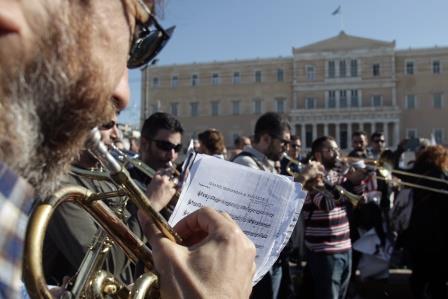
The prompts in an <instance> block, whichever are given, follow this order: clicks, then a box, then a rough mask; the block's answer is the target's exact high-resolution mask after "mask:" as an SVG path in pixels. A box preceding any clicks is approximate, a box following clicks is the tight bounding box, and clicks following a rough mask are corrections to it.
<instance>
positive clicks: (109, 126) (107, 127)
mask: <svg viewBox="0 0 448 299" xmlns="http://www.w3.org/2000/svg"><path fill="white" fill-rule="evenodd" d="M116 125H117V123H116V122H115V121H114V120H112V121H110V122H108V123H107V124H104V125H101V126H99V127H98V129H100V130H101V131H106V130H110V129H112V128H113V127H115V126H116Z"/></svg>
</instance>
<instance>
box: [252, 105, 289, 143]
mask: <svg viewBox="0 0 448 299" xmlns="http://www.w3.org/2000/svg"><path fill="white" fill-rule="evenodd" d="M285 130H287V131H291V126H290V125H289V122H288V120H286V119H285V118H283V117H282V115H280V114H279V113H275V112H266V113H265V114H263V115H262V116H260V118H259V119H258V120H257V123H256V124H255V134H254V141H255V142H259V141H260V138H261V136H262V135H264V134H268V135H269V136H271V137H281V136H282V134H283V132H284V131H285Z"/></svg>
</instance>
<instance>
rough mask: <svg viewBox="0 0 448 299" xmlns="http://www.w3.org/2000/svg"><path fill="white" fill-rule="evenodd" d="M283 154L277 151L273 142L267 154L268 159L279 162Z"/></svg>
mask: <svg viewBox="0 0 448 299" xmlns="http://www.w3.org/2000/svg"><path fill="white" fill-rule="evenodd" d="M282 154H283V152H278V151H277V149H276V148H275V145H274V142H271V144H269V147H268V150H267V152H266V157H268V159H269V160H271V161H274V162H275V161H279V160H280V158H281V157H282Z"/></svg>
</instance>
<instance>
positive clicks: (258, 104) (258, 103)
mask: <svg viewBox="0 0 448 299" xmlns="http://www.w3.org/2000/svg"><path fill="white" fill-rule="evenodd" d="M261 112H262V111H261V99H254V113H255V114H261Z"/></svg>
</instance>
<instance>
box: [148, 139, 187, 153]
mask: <svg viewBox="0 0 448 299" xmlns="http://www.w3.org/2000/svg"><path fill="white" fill-rule="evenodd" d="M151 141H153V142H154V143H155V144H156V146H157V147H158V148H159V149H160V150H162V151H166V152H169V151H171V150H174V151H175V152H176V153H178V152H180V151H181V150H182V144H181V143H179V144H177V145H176V144H172V143H171V142H169V141H165V140H155V139H151Z"/></svg>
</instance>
